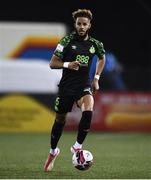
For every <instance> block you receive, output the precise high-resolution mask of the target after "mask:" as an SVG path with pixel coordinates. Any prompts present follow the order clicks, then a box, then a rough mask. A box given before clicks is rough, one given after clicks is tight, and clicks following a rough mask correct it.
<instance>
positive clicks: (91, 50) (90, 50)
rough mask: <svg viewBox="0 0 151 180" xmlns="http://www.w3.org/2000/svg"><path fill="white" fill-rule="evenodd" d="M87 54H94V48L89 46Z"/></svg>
mask: <svg viewBox="0 0 151 180" xmlns="http://www.w3.org/2000/svg"><path fill="white" fill-rule="evenodd" d="M89 52H90V53H91V54H93V53H95V48H94V46H91V47H90V49H89Z"/></svg>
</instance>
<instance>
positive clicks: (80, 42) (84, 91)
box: [44, 9, 105, 172]
mask: <svg viewBox="0 0 151 180" xmlns="http://www.w3.org/2000/svg"><path fill="white" fill-rule="evenodd" d="M72 16H73V19H74V22H75V32H74V33H71V34H69V35H67V36H65V37H63V38H62V39H61V40H60V42H59V44H58V45H57V47H56V50H55V52H54V55H53V56H52V58H51V61H50V68H51V69H60V68H62V69H63V74H62V78H61V80H60V83H59V91H58V97H57V98H56V101H55V111H56V118H55V122H54V124H53V127H52V130H51V142H50V144H51V148H50V152H49V155H48V158H47V160H46V162H45V165H44V171H46V172H48V171H51V170H52V168H53V165H54V161H55V159H56V157H57V156H58V155H59V153H60V150H59V148H58V147H57V144H58V141H59V139H60V137H61V134H62V131H63V127H64V125H65V122H66V116H67V113H68V112H70V111H71V110H72V106H73V104H74V102H76V104H77V106H78V107H79V108H80V109H81V112H82V117H81V120H80V122H79V127H78V133H77V140H76V142H75V144H73V146H72V147H71V152H72V153H75V152H77V151H78V150H80V149H82V144H83V142H84V140H85V138H86V136H87V133H88V132H89V129H90V124H91V119H92V112H93V105H94V99H93V94H92V91H93V92H95V91H97V90H98V89H99V83H98V80H99V78H100V75H101V72H102V70H103V67H104V64H105V55H104V54H105V50H104V47H103V44H102V43H101V42H99V41H98V40H96V39H94V38H92V37H91V36H89V30H90V28H91V20H92V13H91V11H90V10H87V9H78V10H77V11H75V12H73V13H72ZM95 55H97V56H98V59H99V61H98V63H97V66H96V73H95V76H94V79H93V81H92V82H90V77H89V70H90V66H91V62H92V59H93V57H94V56H95Z"/></svg>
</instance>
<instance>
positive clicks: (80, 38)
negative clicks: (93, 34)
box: [76, 33, 89, 41]
mask: <svg viewBox="0 0 151 180" xmlns="http://www.w3.org/2000/svg"><path fill="white" fill-rule="evenodd" d="M76 36H77V38H78V39H79V40H82V41H87V40H88V39H89V35H88V33H87V34H85V35H84V36H79V35H78V33H76Z"/></svg>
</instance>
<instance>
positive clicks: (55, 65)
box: [49, 55, 80, 70]
mask: <svg viewBox="0 0 151 180" xmlns="http://www.w3.org/2000/svg"><path fill="white" fill-rule="evenodd" d="M79 65H80V62H79V61H72V62H63V61H62V60H61V59H60V58H59V57H58V56H56V55H53V56H52V58H51V60H50V63H49V66H50V68H51V69H61V68H68V69H72V70H78V69H79Z"/></svg>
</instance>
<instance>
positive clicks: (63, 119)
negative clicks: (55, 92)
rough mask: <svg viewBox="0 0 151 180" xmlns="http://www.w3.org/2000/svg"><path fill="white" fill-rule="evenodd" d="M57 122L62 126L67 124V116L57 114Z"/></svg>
mask: <svg viewBox="0 0 151 180" xmlns="http://www.w3.org/2000/svg"><path fill="white" fill-rule="evenodd" d="M56 122H58V123H60V124H65V122H66V114H58V113H57V114H56Z"/></svg>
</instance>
